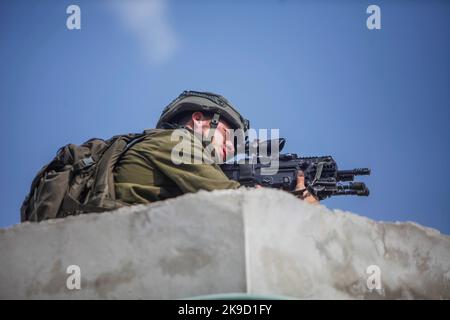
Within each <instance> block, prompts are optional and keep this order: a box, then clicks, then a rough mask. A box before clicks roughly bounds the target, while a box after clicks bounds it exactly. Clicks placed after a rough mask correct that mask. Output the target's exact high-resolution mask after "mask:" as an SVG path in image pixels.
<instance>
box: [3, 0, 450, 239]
mask: <svg viewBox="0 0 450 320" xmlns="http://www.w3.org/2000/svg"><path fill="white" fill-rule="evenodd" d="M70 4H77V5H79V6H80V8H81V30H68V29H67V28H66V18H67V16H68V15H67V14H66V8H67V7H68V6H69V5H70ZM370 4H377V5H379V6H380V8H381V25H382V28H381V30H368V29H367V27H366V19H367V17H368V14H367V13H366V8H367V7H368V6H369V5H370ZM449 42H450V2H449V1H376V2H374V1H370V2H369V1H289V0H285V1H274V0H273V1H272V0H267V1H255V0H253V1H242V2H238V1H214V3H212V2H210V1H205V0H197V1H194V0H187V1H159V0H157V1H153V2H151V3H150V4H148V5H145V4H142V1H138V0H135V1H129V2H126V3H125V2H120V3H118V2H115V3H112V2H107V1H100V0H96V1H21V0H19V1H12V0H6V1H5V0H3V1H1V2H0V70H1V71H0V108H1V109H0V110H1V117H0V128H1V134H0V139H1V143H2V146H3V151H2V157H1V158H0V177H1V179H0V191H1V193H0V194H1V200H2V205H3V208H2V213H1V215H0V227H5V226H10V225H12V224H16V223H18V222H19V217H20V215H19V208H20V205H21V202H22V200H23V198H24V196H25V195H26V193H27V192H28V188H29V185H30V183H31V180H32V178H33V177H34V175H35V174H36V172H37V171H38V170H39V169H40V168H41V166H43V165H44V164H45V163H47V162H48V161H49V160H51V158H52V157H53V156H54V155H55V152H56V150H57V149H58V148H59V147H60V146H62V145H64V144H67V143H77V144H79V143H82V142H83V141H85V140H87V139H89V138H91V137H101V138H109V137H110V136H112V135H115V134H118V133H126V132H140V131H142V130H143V129H145V128H151V127H153V126H154V124H155V123H156V120H157V118H158V117H159V115H160V112H161V110H162V108H163V107H164V106H165V105H167V103H168V102H170V101H171V100H172V99H173V98H174V97H176V96H177V95H178V94H179V93H180V92H181V91H183V90H185V89H191V90H205V91H213V92H217V93H221V94H223V95H224V96H225V97H227V98H228V99H229V100H231V101H232V102H233V104H234V105H236V106H237V107H238V108H239V109H240V110H241V112H242V113H243V114H244V115H245V116H246V117H247V118H249V119H250V120H251V124H252V126H253V127H255V128H279V129H280V135H281V136H283V137H285V138H287V145H286V148H285V151H287V152H296V153H298V154H300V155H304V156H312V155H328V154H329V155H332V156H333V157H334V158H335V159H336V161H337V162H338V164H339V165H340V168H342V169H348V168H353V167H366V166H367V167H370V168H371V169H372V175H371V176H370V177H364V178H363V179H362V180H363V181H365V182H366V183H367V184H368V186H369V187H370V190H371V195H370V197H368V198H362V197H361V198H358V197H341V198H338V197H335V198H332V199H329V200H325V201H323V203H324V204H325V205H326V206H328V207H330V208H340V209H344V210H349V211H352V212H356V213H358V214H361V215H365V216H367V217H369V218H372V219H375V220H384V221H415V222H418V223H420V224H423V225H426V226H430V227H433V228H436V229H438V230H440V231H441V232H444V233H446V234H450V212H449V209H448V207H449V195H450V186H449V185H450V183H449V182H450V167H449V164H450V156H449V147H450V141H449V140H450V139H449V138H450V135H449V124H450V93H449V88H450V58H449V57H450V44H449Z"/></svg>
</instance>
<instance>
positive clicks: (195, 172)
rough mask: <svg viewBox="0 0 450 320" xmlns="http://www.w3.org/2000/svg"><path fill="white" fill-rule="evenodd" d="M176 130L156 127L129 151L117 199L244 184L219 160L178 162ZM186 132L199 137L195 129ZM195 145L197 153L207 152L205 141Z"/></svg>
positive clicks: (144, 199)
mask: <svg viewBox="0 0 450 320" xmlns="http://www.w3.org/2000/svg"><path fill="white" fill-rule="evenodd" d="M173 131H174V130H173V129H165V130H155V131H154V132H151V133H150V134H149V135H147V136H146V137H145V138H144V140H142V141H140V142H138V143H136V144H135V145H133V146H131V147H130V148H129V149H128V150H127V151H126V152H125V154H124V155H123V156H122V159H121V160H120V162H119V163H118V165H117V167H116V169H115V171H114V181H115V183H114V185H115V192H116V199H117V200H121V201H123V202H126V203H130V204H132V203H149V202H154V201H158V200H164V199H167V198H172V197H176V196H179V195H181V194H184V193H188V192H197V191H198V190H201V189H202V190H208V191H211V190H216V189H236V188H238V187H239V186H240V185H239V183H238V182H236V181H233V180H230V179H228V177H227V176H226V175H225V174H224V173H223V172H222V170H221V169H220V167H219V166H218V165H217V164H215V163H212V164H208V163H205V162H202V163H200V164H196V163H191V161H188V162H186V163H181V164H179V165H176V164H175V163H174V162H173V161H172V158H171V155H172V149H173V148H174V147H175V146H176V145H177V144H178V143H179V142H180V141H179V140H178V141H172V139H171V136H172V133H173ZM185 134H187V135H189V138H190V139H197V138H196V137H194V135H193V133H192V132H191V131H188V130H185ZM192 141H193V140H192ZM198 142H199V141H198ZM192 145H193V148H194V150H193V152H192V154H193V155H195V154H202V153H203V150H204V145H202V143H200V142H199V143H193V144H192ZM195 149H197V150H195ZM200 149H201V150H200ZM192 162H193V161H192Z"/></svg>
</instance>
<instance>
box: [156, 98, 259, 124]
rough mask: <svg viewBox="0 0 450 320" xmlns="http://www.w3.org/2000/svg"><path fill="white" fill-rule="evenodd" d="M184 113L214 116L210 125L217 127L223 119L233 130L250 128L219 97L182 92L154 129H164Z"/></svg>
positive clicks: (168, 107) (232, 108)
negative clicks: (199, 112)
mask: <svg viewBox="0 0 450 320" xmlns="http://www.w3.org/2000/svg"><path fill="white" fill-rule="evenodd" d="M186 111H192V112H194V111H203V112H208V113H212V114H214V117H213V120H212V123H213V124H214V125H215V126H217V122H218V121H219V118H223V119H225V121H227V122H228V123H229V124H230V126H231V127H232V128H233V129H243V130H244V132H245V131H247V130H248V129H249V127H250V122H249V121H248V120H247V119H244V117H242V115H241V114H240V113H239V112H238V111H237V110H236V109H235V108H234V107H233V106H232V105H231V103H230V102H228V100H227V99H225V98H224V97H222V96H221V95H218V94H215V93H211V92H198V91H183V93H181V94H180V95H179V96H178V97H177V98H176V99H175V100H173V101H172V102H171V103H170V104H169V105H168V106H167V107H165V108H164V110H163V112H162V114H161V116H160V118H159V120H158V123H157V124H156V128H164V126H165V124H167V123H170V122H171V121H173V119H174V118H175V117H176V116H178V115H180V114H182V113H185V112H186Z"/></svg>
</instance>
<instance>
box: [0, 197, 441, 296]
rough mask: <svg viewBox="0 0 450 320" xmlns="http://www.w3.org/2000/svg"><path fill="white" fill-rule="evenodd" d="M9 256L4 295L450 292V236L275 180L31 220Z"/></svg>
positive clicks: (1, 239)
mask: <svg viewBox="0 0 450 320" xmlns="http://www.w3.org/2000/svg"><path fill="white" fill-rule="evenodd" d="M0 259H1V260H0V298H2V299H11V298H20V299H116V298H122V299H129V298H138V299H139V298H143V299H162V298H164V299H177V298H188V297H195V296H204V295H211V294H226V293H244V294H245V293H247V294H253V295H268V296H285V297H293V298H300V299H385V298H387V299H397V298H400V299H405V298H406V299H409V298H413V299H414V298H431V299H449V298H450V237H448V236H446V235H442V234H440V233H439V232H438V231H436V230H434V229H430V228H425V227H422V226H420V225H417V224H415V223H380V222H375V221H372V220H370V219H367V218H364V217H361V216H358V215H355V214H352V213H348V212H342V211H339V210H334V211H331V210H329V209H327V208H326V207H325V206H323V205H318V206H313V205H310V204H308V203H305V202H303V201H300V200H298V199H296V198H295V197H293V196H291V195H290V194H288V193H286V192H282V191H277V190H268V189H259V190H225V191H215V192H203V191H202V192H199V193H197V194H188V195H184V196H182V197H179V198H177V199H171V200H168V201H163V202H159V203H155V204H152V205H149V206H133V207H128V208H122V209H120V210H117V211H114V212H107V213H101V214H88V215H82V216H77V217H69V218H66V219H58V220H53V221H47V222H42V223H24V224H20V225H17V226H14V227H12V228H8V229H2V230H0ZM70 266H72V267H70ZM78 271H79V272H78ZM78 276H79V277H78ZM78 280H79V284H80V289H77V285H78Z"/></svg>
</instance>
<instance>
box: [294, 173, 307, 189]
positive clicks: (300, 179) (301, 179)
mask: <svg viewBox="0 0 450 320" xmlns="http://www.w3.org/2000/svg"><path fill="white" fill-rule="evenodd" d="M302 189H305V174H304V172H303V171H302V170H299V171H298V172H297V185H296V187H295V190H302Z"/></svg>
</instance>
